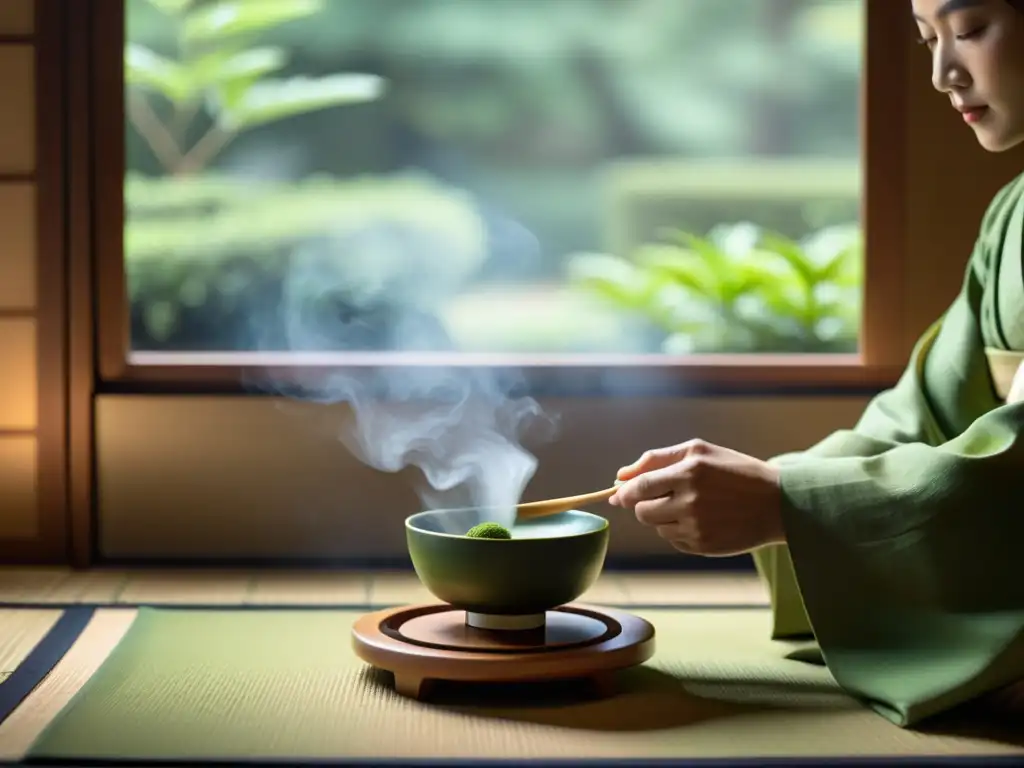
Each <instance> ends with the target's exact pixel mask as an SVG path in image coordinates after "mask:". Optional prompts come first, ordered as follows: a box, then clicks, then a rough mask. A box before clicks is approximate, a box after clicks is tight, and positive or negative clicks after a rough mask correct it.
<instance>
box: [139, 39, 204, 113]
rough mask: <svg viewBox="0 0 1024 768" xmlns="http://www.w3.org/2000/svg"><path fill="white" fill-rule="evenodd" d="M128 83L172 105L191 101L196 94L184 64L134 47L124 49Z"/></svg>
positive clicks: (143, 48) (146, 49)
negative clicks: (164, 99)
mask: <svg viewBox="0 0 1024 768" xmlns="http://www.w3.org/2000/svg"><path fill="white" fill-rule="evenodd" d="M124 79H125V82H126V83H127V84H128V85H131V86H134V87H136V88H142V89H144V90H149V91H157V92H158V93H160V94H161V95H162V96H163V97H164V98H166V99H167V100H168V101H170V102H172V103H176V102H182V101H187V100H188V99H189V98H190V97H191V95H192V93H193V89H192V87H191V85H190V83H189V78H188V73H187V72H186V71H185V68H184V67H182V65H181V64H179V63H178V62H176V61H171V60H170V59H167V58H164V57H163V56H161V55H160V54H158V53H156V52H154V51H151V50H150V49H149V48H146V47H145V46H143V45H136V44H134V43H128V44H127V45H126V46H125V49H124Z"/></svg>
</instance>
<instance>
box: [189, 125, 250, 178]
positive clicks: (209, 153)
mask: <svg viewBox="0 0 1024 768" xmlns="http://www.w3.org/2000/svg"><path fill="white" fill-rule="evenodd" d="M235 136H236V134H235V133H231V132H228V131H224V130H221V129H220V128H218V127H216V126H214V127H213V128H211V129H210V130H209V131H207V132H206V134H205V135H204V136H203V138H201V139H200V140H199V141H197V142H196V143H195V145H194V146H193V147H192V149H190V150H189V151H188V153H187V154H186V155H185V157H184V158H182V161H181V165H179V166H178V175H187V174H190V173H196V172H198V171H201V170H203V169H204V168H205V167H206V166H207V165H209V164H210V162H211V161H212V160H213V158H215V157H216V156H217V155H218V154H219V153H220V152H221V151H222V150H223V149H224V147H226V146H227V145H228V144H230V143H231V141H232V140H233V139H234V138H235Z"/></svg>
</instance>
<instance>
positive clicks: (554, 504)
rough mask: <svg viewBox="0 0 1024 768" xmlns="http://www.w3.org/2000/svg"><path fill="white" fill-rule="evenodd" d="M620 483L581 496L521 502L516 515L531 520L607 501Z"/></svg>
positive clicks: (521, 518)
mask: <svg viewBox="0 0 1024 768" xmlns="http://www.w3.org/2000/svg"><path fill="white" fill-rule="evenodd" d="M619 485H620V484H619V483H616V484H615V485H614V486H612V487H611V488H605V489H604V490H603V491H594V492H593V493H583V494H580V495H579V496H563V497H562V498H560V499H545V500H544V501H530V502H527V503H526V504H519V505H518V506H517V507H516V516H517V517H518V518H519V519H520V520H530V519H532V518H535V517H547V516H548V515H557V514H559V513H560V512H568V511H569V510H570V509H577V508H579V507H583V506H586V505H587V504H594V503H596V502H599V501H607V500H608V499H610V498H611V497H612V494H614V493H615V491H617V490H618V488H619Z"/></svg>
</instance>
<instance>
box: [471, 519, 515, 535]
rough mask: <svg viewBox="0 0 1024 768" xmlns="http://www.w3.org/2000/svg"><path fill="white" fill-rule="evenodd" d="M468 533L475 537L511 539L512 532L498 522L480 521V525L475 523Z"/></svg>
mask: <svg viewBox="0 0 1024 768" xmlns="http://www.w3.org/2000/svg"><path fill="white" fill-rule="evenodd" d="M466 535H467V536H469V537H470V538H473V539H511V538H512V534H511V533H509V530H508V528H506V527H505V526H503V525H498V524H497V523H480V525H474V526H473V527H472V528H470V529H469V530H468V531H466Z"/></svg>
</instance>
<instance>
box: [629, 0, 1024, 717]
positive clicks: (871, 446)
mask: <svg viewBox="0 0 1024 768" xmlns="http://www.w3.org/2000/svg"><path fill="white" fill-rule="evenodd" d="M912 10H913V14H914V20H915V22H916V24H917V27H918V30H919V32H920V34H921V37H922V41H923V42H924V43H925V45H926V47H927V50H928V51H930V53H931V59H932V81H933V83H934V85H935V88H936V89H937V90H938V91H939V92H941V93H942V94H945V95H946V96H947V97H948V98H949V99H950V102H951V104H952V107H953V108H954V109H956V110H958V111H959V112H961V113H963V119H964V120H965V121H966V122H967V123H968V125H969V126H970V128H971V129H972V130H973V131H974V133H975V135H976V136H977V139H978V142H979V143H980V144H981V146H982V147H983V148H984V149H986V150H988V151H991V152H1000V151H1003V150H1006V149H1009V148H1010V147H1013V146H1015V145H1018V144H1020V143H1021V142H1024V0H913V2H912ZM1022 230H1024V176H1021V177H1019V178H1018V179H1017V180H1016V181H1014V182H1013V183H1011V184H1009V185H1008V186H1006V187H1005V188H1004V189H1002V190H1001V191H1000V192H999V194H998V195H997V196H996V198H995V200H994V201H993V202H992V204H991V205H990V207H989V209H988V211H987V213H986V215H985V217H984V220H983V222H982V226H981V233H980V236H979V237H978V240H977V243H976V246H975V249H974V252H973V254H972V256H971V259H970V263H969V265H968V267H967V270H966V274H965V277H964V282H963V287H962V289H961V291H960V294H959V296H957V298H956V300H955V301H954V302H953V304H952V306H950V307H949V309H948V310H947V312H946V313H945V314H944V315H943V316H942V318H941V319H940V320H939V321H938V322H936V323H935V324H934V325H933V326H932V327H931V328H929V329H928V331H927V332H926V333H925V334H924V336H923V337H922V338H921V339H920V340H919V342H918V343H917V345H916V347H915V349H914V351H913V354H912V357H911V360H910V364H909V366H908V367H907V369H906V371H905V373H904V374H903V376H902V378H901V379H900V381H899V382H898V383H897V384H896V385H895V386H894V387H893V388H892V389H891V390H888V391H886V392H884V393H882V394H880V395H879V396H877V397H876V398H874V399H873V400H872V402H871V403H870V404H869V406H868V408H867V410H866V411H865V413H864V414H863V416H862V418H861V419H860V421H859V422H858V423H857V425H856V426H855V427H854V428H853V429H852V430H847V431H840V432H837V433H835V434H833V435H831V436H830V437H828V438H827V439H825V440H824V441H822V442H821V443H819V444H818V445H815V446H813V447H812V448H810V449H809V450H807V451H804V452H802V453H799V454H789V455H785V456H780V457H777V458H775V459H773V460H771V461H768V462H765V461H761V460H759V459H756V458H753V457H751V456H746V455H744V454H741V453H738V452H735V451H731V450H729V449H726V448H723V447H720V446H716V445H710V444H707V443H704V442H701V441H691V442H687V443H684V444H682V445H678V446H673V447H670V448H663V449H660V450H654V451H649V452H647V453H645V454H644V455H643V456H642V457H641V458H640V459H639V460H637V461H636V462H635V463H634V464H632V465H630V466H628V467H624V468H623V469H622V470H621V471H620V473H619V478H620V479H621V480H623V481H624V482H623V484H622V485H621V486H620V488H619V490H618V491H617V493H616V495H615V496H614V497H613V499H612V503H614V504H617V505H620V506H623V507H626V508H629V509H632V510H634V512H635V515H636V517H637V519H638V520H639V521H640V522H641V523H643V524H645V525H648V526H651V527H653V528H655V529H656V530H657V532H658V533H659V534H660V535H661V536H662V537H664V538H665V539H667V540H668V541H669V542H670V543H671V544H672V545H673V546H675V547H676V548H677V549H679V550H681V551H683V552H687V553H692V554H699V555H705V556H723V555H734V554H739V553H744V552H752V553H753V555H754V558H755V562H756V564H757V567H758V570H759V572H760V574H761V576H762V578H763V579H764V580H765V581H766V582H767V584H768V586H769V593H770V596H771V604H772V610H773V616H774V630H773V634H774V636H775V637H778V638H782V637H790V638H796V637H800V636H806V637H813V638H814V639H815V641H816V642H817V645H818V647H819V648H820V650H821V657H822V659H823V661H824V662H825V663H827V665H828V667H829V669H830V670H831V672H832V674H833V675H834V677H835V678H836V680H837V681H838V682H839V684H840V685H842V686H843V687H844V688H845V689H846V690H847V691H848V692H850V693H851V694H852V695H854V696H857V697H859V698H860V699H862V700H863V701H865V702H867V703H868V704H870V705H871V706H872V707H874V708H875V710H876V711H878V712H879V713H881V714H883V715H884V716H886V717H888V718H889V719H891V720H892V721H893V722H895V723H897V724H899V725H902V726H910V725H914V724H916V723H918V722H920V721H921V720H922V719H924V718H927V717H930V716H932V715H935V714H937V713H939V712H943V711H946V710H949V709H950V708H952V707H954V706H956V705H959V704H961V703H965V702H968V701H972V700H975V699H978V698H979V697H981V696H983V695H985V694H990V695H989V696H988V697H987V698H988V699H989V700H991V699H992V698H993V697H995V698H999V697H1002V699H1003V700H1004V701H1008V702H1012V701H1013V700H1014V696H1017V697H1018V699H1017V700H1018V701H1020V700H1024V695H1021V693H1019V692H1020V691H1024V556H1022V555H1021V548H1020V547H1021V542H1022V541H1024V401H1022V399H1024V395H1022V396H1018V394H1017V393H1016V392H1013V393H1012V394H1011V390H1013V389H1014V387H1013V384H1012V382H1011V381H1010V380H1012V379H1013V373H1014V371H1015V370H1016V368H1017V364H1018V363H1019V362H1020V360H1022V359H1024V355H1020V354H1017V353H1019V352H1024V275H1022V265H1021V262H1022V258H1024V253H1022V245H1021V240H1022ZM1021 370H1022V371H1024V366H1022V367H1021ZM1018 379H1019V381H1018V385H1021V383H1022V382H1024V373H1022V374H1021V375H1020V376H1019V377H1018ZM1020 388H1021V389H1024V386H1020Z"/></svg>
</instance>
